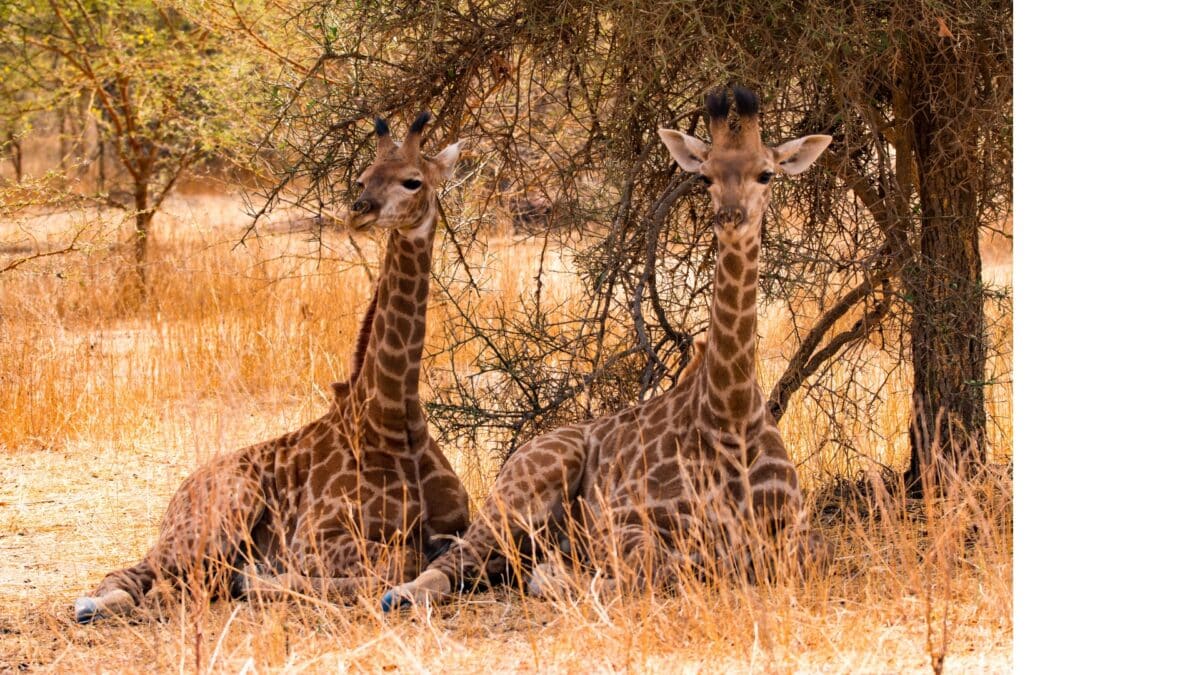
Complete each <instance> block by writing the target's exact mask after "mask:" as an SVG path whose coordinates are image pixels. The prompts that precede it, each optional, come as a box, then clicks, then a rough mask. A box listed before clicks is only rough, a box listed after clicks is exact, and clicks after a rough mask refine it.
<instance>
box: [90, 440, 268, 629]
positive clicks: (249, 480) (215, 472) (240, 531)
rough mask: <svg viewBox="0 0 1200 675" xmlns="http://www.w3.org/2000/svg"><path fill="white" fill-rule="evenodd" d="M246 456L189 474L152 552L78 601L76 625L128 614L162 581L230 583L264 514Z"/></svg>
mask: <svg viewBox="0 0 1200 675" xmlns="http://www.w3.org/2000/svg"><path fill="white" fill-rule="evenodd" d="M242 454H243V453H233V454H231V455H228V456H219V457H217V458H216V459H214V460H213V461H212V462H210V463H208V464H205V465H204V466H201V467H200V468H199V469H197V470H196V471H195V472H194V473H192V475H190V476H188V478H187V479H186V480H184V482H183V484H182V485H180V487H179V490H177V491H176V492H175V495H174V496H173V497H171V501H170V503H169V504H168V505H167V510H166V513H165V514H164V516H163V521H162V526H161V528H160V530H159V537H158V541H157V542H155V544H154V546H153V547H152V548H151V549H150V552H149V553H148V554H147V555H146V557H145V558H144V559H143V560H142V561H141V562H139V563H138V564H136V565H134V566H132V567H128V568H126V569H122V570H117V571H115V572H112V573H110V574H108V575H106V576H105V577H104V579H103V580H102V581H101V582H100V585H99V586H97V587H96V589H95V590H94V591H92V592H91V593H90V594H88V595H86V596H84V597H81V598H78V599H76V600H75V604H74V618H75V621H77V622H78V623H83V624H87V623H93V622H95V621H97V620H99V619H103V618H107V617H114V616H121V615H126V614H130V613H132V612H133V611H134V610H136V609H137V607H139V606H140V605H141V604H142V601H143V600H144V599H145V596H146V593H148V592H149V590H150V588H151V587H152V586H153V585H154V583H155V582H156V581H159V580H162V579H167V580H170V581H173V582H183V581H187V582H196V583H202V584H204V585H205V586H211V585H212V584H213V583H214V582H219V581H221V580H224V579H226V578H227V577H228V576H229V574H230V572H231V571H232V570H233V568H234V565H235V562H236V561H237V559H238V558H239V556H240V554H241V550H242V549H243V548H244V544H245V542H246V541H247V540H248V537H249V533H250V531H251V530H252V529H253V527H254V524H255V523H256V522H257V521H258V519H259V517H260V516H261V514H262V512H263V500H262V495H261V489H260V487H259V481H258V479H257V476H256V474H255V472H254V471H253V470H250V467H248V466H247V465H246V464H244V463H241V462H239V461H238V459H239V458H240V457H241V455H242Z"/></svg>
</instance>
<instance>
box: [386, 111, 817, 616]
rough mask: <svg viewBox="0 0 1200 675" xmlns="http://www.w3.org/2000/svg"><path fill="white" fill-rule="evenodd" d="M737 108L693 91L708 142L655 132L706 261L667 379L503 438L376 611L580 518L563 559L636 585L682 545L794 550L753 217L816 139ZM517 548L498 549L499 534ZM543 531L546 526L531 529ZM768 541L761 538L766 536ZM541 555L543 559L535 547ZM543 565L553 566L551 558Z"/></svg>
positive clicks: (670, 564)
mask: <svg viewBox="0 0 1200 675" xmlns="http://www.w3.org/2000/svg"><path fill="white" fill-rule="evenodd" d="M734 99H735V101H736V102H737V109H738V113H739V115H738V118H737V119H736V120H732V121H733V122H735V123H734V124H731V123H730V122H731V120H730V115H729V114H730V104H729V102H728V101H727V100H726V97H725V93H724V92H723V91H722V92H721V93H720V95H719V96H715V95H710V96H709V98H708V101H707V103H708V112H709V118H710V121H709V127H710V131H711V132H712V135H713V145H712V146H711V147H710V146H708V145H707V144H705V143H703V142H702V141H700V140H699V139H696V138H693V137H691V136H686V135H684V134H681V133H680V132H677V131H672V130H660V132H659V133H660V136H662V138H663V141H664V142H665V143H666V145H667V147H668V149H669V150H670V151H671V154H672V156H673V157H674V158H675V160H676V162H677V163H678V164H679V165H680V166H681V167H682V168H683V169H684V170H686V171H691V172H695V173H700V174H701V175H702V177H703V178H704V181H705V183H706V184H707V185H708V186H709V187H708V189H709V193H710V195H711V196H712V198H713V207H714V214H715V217H714V221H713V224H714V231H715V235H716V239H717V258H716V265H715V272H714V280H713V303H712V307H711V313H710V325H709V333H708V339H707V342H706V344H704V345H703V346H702V347H701V348H700V349H699V350H698V352H699V353H698V354H696V355H694V357H693V360H692V362H691V363H690V364H689V366H688V368H687V369H686V370H685V372H684V374H683V375H682V376H681V378H680V380H679V382H678V383H677V384H676V385H675V387H674V388H672V389H671V390H669V391H667V392H664V393H663V394H661V395H659V396H657V397H655V398H653V399H651V400H649V401H646V402H644V403H641V404H639V405H636V406H634V407H631V408H628V409H626V410H623V411H620V412H617V413H614V414H611V415H606V416H604V417H600V418H598V419H595V420H591V421H588V422H583V423H579V424H574V425H568V426H565V427H562V428H559V429H557V430H555V431H552V432H550V433H548V434H545V435H543V436H540V437H538V438H536V439H534V440H532V441H530V442H528V443H526V444H525V445H523V446H522V447H520V448H518V449H517V451H516V452H515V453H514V454H513V456H512V457H511V458H510V459H509V461H508V462H507V463H506V464H505V465H504V467H503V468H502V469H501V471H500V475H499V476H498V478H497V480H496V485H495V487H494V489H493V492H492V494H491V495H490V496H489V498H488V500H487V502H486V503H485V504H484V506H483V509H482V511H481V512H480V513H479V514H477V516H476V518H475V520H474V522H473V523H472V524H471V526H470V527H469V528H468V530H467V532H466V534H465V535H464V536H463V537H462V539H461V540H459V541H458V542H456V543H455V544H454V545H452V546H451V548H450V549H449V551H447V553H446V554H445V555H443V556H441V557H439V558H438V559H436V560H434V561H433V563H432V564H431V565H429V566H428V567H427V568H426V569H425V571H424V572H422V573H421V575H420V576H418V577H417V578H416V579H415V580H413V581H411V582H409V583H406V584H403V585H401V586H398V587H397V588H394V589H392V590H391V591H389V592H388V593H387V594H386V595H385V596H384V601H383V606H384V609H385V610H388V609H391V608H393V607H396V606H404V605H407V604H411V603H421V602H433V601H437V600H438V599H441V598H443V597H445V596H446V595H447V594H448V593H450V592H451V591H452V590H454V589H456V588H463V587H465V586H469V585H470V583H471V582H472V580H473V579H474V578H476V577H478V576H482V573H483V571H484V570H486V569H487V568H488V566H489V565H491V564H492V563H491V561H492V560H493V559H495V558H496V557H497V556H501V555H507V556H508V557H510V558H513V557H516V558H519V560H516V561H513V562H518V563H526V564H527V563H528V562H529V561H530V557H531V556H533V557H536V553H537V552H536V551H530V550H524V551H522V550H520V547H521V546H524V547H525V548H526V549H528V548H529V543H528V542H530V541H533V540H534V535H538V534H541V535H545V534H546V533H548V532H549V533H553V532H554V531H557V530H564V529H565V530H575V531H578V530H582V531H583V534H584V536H583V537H579V538H577V539H582V541H583V542H584V548H586V549H590V550H585V551H575V550H572V552H571V554H572V556H573V557H575V558H577V559H578V558H586V559H589V560H591V561H594V562H598V563H599V565H598V566H600V567H603V562H601V561H603V560H609V561H618V560H619V561H634V569H635V572H636V574H635V579H634V581H635V582H636V583H638V584H657V583H662V582H670V581H671V580H672V579H673V578H674V577H675V576H676V575H677V573H678V572H679V571H680V570H681V569H682V568H684V567H688V566H689V565H691V564H692V563H694V562H695V561H696V559H697V558H698V557H707V558H708V560H710V561H711V560H715V561H716V562H717V565H718V569H719V570H721V571H727V572H731V573H732V572H743V573H747V574H748V575H749V576H750V577H752V578H753V577H756V576H758V575H760V574H762V573H764V572H767V571H768V570H766V569H763V568H762V565H763V564H764V563H766V564H769V563H770V560H769V558H770V556H769V555H765V552H764V551H763V547H764V545H772V546H774V545H782V546H783V548H782V549H779V548H776V549H775V550H776V551H780V550H782V551H790V552H794V553H795V554H796V555H797V556H799V557H800V558H801V559H807V558H809V557H811V556H812V555H814V554H817V553H819V551H818V550H815V548H814V547H815V546H816V545H817V542H816V541H815V540H813V539H811V538H810V534H809V531H808V523H807V517H806V515H805V513H804V505H803V500H802V495H801V492H800V489H799V481H798V476H797V473H796V468H795V465H794V464H793V462H792V460H791V458H790V457H789V456H788V453H787V449H786V448H785V446H784V443H783V439H782V436H781V435H780V433H779V429H778V428H777V426H776V424H775V420H774V419H773V418H772V417H771V416H770V414H768V412H767V409H766V405H765V397H764V396H763V393H762V390H761V388H760V387H759V385H758V382H757V378H756V374H755V340H756V337H757V336H756V310H757V307H756V294H757V286H758V260H759V253H760V245H761V234H760V233H761V222H762V215H763V212H764V210H765V208H766V203H767V199H768V188H767V185H768V184H769V183H770V180H771V178H772V177H773V176H774V173H775V172H776V171H777V170H779V171H783V172H785V173H792V174H795V173H800V172H801V171H803V170H804V169H806V168H807V167H808V166H809V165H811V164H812V162H813V161H815V160H816V158H817V157H818V156H819V155H820V154H821V152H822V151H824V149H825V148H826V147H827V146H828V144H829V141H830V140H831V139H830V138H829V137H828V136H809V137H806V138H803V139H798V140H795V141H791V142H789V143H785V144H783V145H781V146H778V147H775V148H767V147H766V146H764V145H763V144H762V142H761V139H760V138H759V134H758V123H757V111H758V100H757V97H755V96H754V95H753V94H751V93H750V92H747V91H745V90H742V89H739V88H735V89H734ZM510 534H511V535H512V539H513V540H517V543H518V550H517V551H513V550H512V549H511V547H508V548H505V547H504V546H503V542H502V540H503V539H504V538H506V537H508V536H509V535H510ZM541 538H542V539H543V540H545V539H550V540H553V539H554V537H553V536H550V537H545V536H543V537H541ZM767 540H769V541H767ZM551 557H553V556H551ZM551 565H553V563H551ZM561 576H562V570H561V569H555V568H554V567H553V566H551V567H550V568H547V566H546V564H545V563H543V565H541V566H539V567H538V568H537V569H535V570H534V574H532V575H531V582H530V584H529V587H530V590H531V591H533V592H534V593H546V592H548V590H547V589H553V588H554V587H556V586H557V585H558V582H557V579H559V578H561Z"/></svg>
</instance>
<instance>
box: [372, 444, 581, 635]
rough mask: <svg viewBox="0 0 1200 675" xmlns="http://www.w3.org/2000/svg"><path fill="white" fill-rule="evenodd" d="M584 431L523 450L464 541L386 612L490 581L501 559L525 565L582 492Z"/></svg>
mask: <svg viewBox="0 0 1200 675" xmlns="http://www.w3.org/2000/svg"><path fill="white" fill-rule="evenodd" d="M584 429H585V427H583V426H580V425H573V426H568V427H563V428H561V429H557V430H555V431H552V432H550V433H548V434H546V435H544V436H539V437H538V438H535V439H534V440H532V441H530V442H529V443H526V444H525V445H523V446H521V447H520V448H519V449H518V450H517V452H516V453H514V454H513V456H512V458H511V459H509V461H508V462H507V463H506V464H505V465H504V468H503V469H501V471H500V475H499V476H498V477H497V479H496V486H495V487H494V488H493V490H492V494H490V495H489V496H488V499H487V501H486V502H485V503H484V506H483V509H481V512H480V513H479V515H478V516H477V517H476V518H475V519H474V520H473V521H472V522H471V526H470V527H468V528H467V531H466V533H465V534H464V535H463V537H462V538H461V539H459V540H457V541H455V542H454V543H453V544H452V545H451V546H450V548H449V549H448V550H447V551H446V552H445V553H444V554H443V555H441V556H440V557H438V558H437V559H436V560H434V561H433V562H432V563H431V564H430V565H429V566H428V567H427V568H426V569H425V571H424V572H422V573H421V574H420V576H418V577H417V578H416V579H414V580H412V581H410V582H408V583H406V584H401V585H399V586H397V587H396V588H393V589H391V590H389V591H388V592H387V593H386V594H385V595H384V597H383V603H382V604H383V611H385V612H389V611H391V610H393V609H396V608H403V607H407V606H410V605H413V604H433V603H437V602H441V601H443V600H445V599H446V598H447V597H448V596H449V595H450V593H451V592H453V591H457V590H459V589H462V588H465V587H468V586H471V585H473V584H474V582H475V581H477V580H479V579H481V578H482V577H483V576H485V575H486V573H487V569H488V567H489V561H491V560H493V559H494V558H495V557H497V556H503V557H506V558H508V559H509V560H508V562H509V564H510V565H512V566H517V565H520V564H521V563H522V561H521V560H520V558H521V550H522V548H523V546H522V543H523V541H522V540H525V541H527V540H528V538H529V537H530V536H532V535H534V534H535V533H537V532H540V531H542V530H544V528H545V527H546V525H548V524H549V523H550V522H551V521H553V520H556V519H560V518H562V517H563V514H564V512H565V507H566V504H567V502H568V501H569V500H570V499H571V497H572V496H573V495H574V494H575V493H576V491H577V489H578V486H579V481H580V477H581V476H582V471H583V466H584V458H585V455H586V451H587V450H586V440H585V433H584Z"/></svg>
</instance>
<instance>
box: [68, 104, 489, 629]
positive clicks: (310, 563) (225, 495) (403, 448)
mask: <svg viewBox="0 0 1200 675" xmlns="http://www.w3.org/2000/svg"><path fill="white" fill-rule="evenodd" d="M429 119H430V115H429V113H427V112H426V113H422V114H421V115H420V116H419V117H417V119H416V121H415V122H414V123H413V124H412V126H411V127H410V128H409V132H408V135H407V136H406V137H405V138H404V140H403V142H402V143H396V142H395V141H393V139H392V137H391V134H390V132H389V130H388V126H387V123H386V122H384V121H383V120H377V121H376V123H375V131H376V135H377V136H378V139H377V140H378V150H377V154H376V157H375V161H374V162H373V163H372V164H371V166H370V167H368V168H367V169H366V171H365V172H363V174H362V176H361V177H359V179H358V187H359V188H361V190H362V192H361V194H360V196H359V198H358V200H357V201H355V202H354V204H353V205H352V207H351V210H350V214H349V217H348V222H349V225H350V226H351V227H354V228H356V229H366V228H368V227H376V228H379V229H381V230H385V231H387V233H388V235H387V236H388V241H387V249H386V252H385V253H384V255H383V264H382V269H381V271H380V277H379V281H378V284H377V286H376V288H375V295H374V298H373V300H372V303H371V306H370V308H369V309H368V313H367V318H366V319H365V321H364V325H363V328H362V330H361V331H360V334H359V340H358V347H357V353H356V356H355V367H354V372H353V373H352V375H351V377H350V379H349V381H347V382H339V383H336V384H335V385H334V387H333V389H334V400H333V403H332V405H331V406H330V409H329V411H328V412H327V413H325V414H324V415H323V416H321V417H320V418H319V419H317V420H315V421H313V422H311V423H309V424H307V425H305V426H303V427H301V428H300V429H298V430H296V431H293V432H291V433H288V434H284V435H283V436H280V437H279V438H276V439H274V440H271V441H267V442H265V443H260V444H257V445H252V446H250V447H247V448H242V449H240V450H237V451H234V452H227V453H223V454H220V455H218V456H216V457H215V458H213V459H212V460H211V461H209V462H208V463H207V464H204V465H203V466H201V467H200V468H199V469H197V470H196V471H195V472H193V473H192V474H191V475H190V476H188V478H187V479H186V480H184V482H183V484H182V485H181V486H180V488H179V490H178V491H177V492H176V493H175V495H174V497H172V499H171V501H170V503H169V504H168V505H167V511H166V514H165V516H164V517H163V521H162V525H161V530H160V533H159V537H158V541H157V542H156V543H155V544H154V546H153V547H151V549H150V552H149V553H147V554H146V557H145V558H144V559H143V560H142V561H141V562H139V563H137V564H136V565H133V566H132V567H129V568H126V569H122V570H117V571H115V572H112V573H110V574H108V575H107V576H106V577H104V580H103V581H101V582H100V585H99V586H98V587H97V588H96V590H95V591H93V592H92V593H91V594H90V595H89V596H87V597H82V598H79V599H78V600H76V601H75V620H76V621H79V622H81V623H88V622H91V621H93V620H95V619H97V618H101V617H104V616H111V615H117V614H123V613H128V612H130V611H132V610H133V609H134V608H135V607H137V606H138V605H139V604H141V602H142V600H143V599H144V597H145V594H146V593H147V592H148V591H149V590H150V588H151V587H152V585H153V584H154V583H155V582H156V581H165V582H169V583H179V582H188V581H199V582H200V583H202V584H204V586H201V587H203V588H209V589H214V590H215V591H216V592H229V593H231V594H234V595H236V594H239V593H241V592H243V591H247V592H253V593H255V594H256V595H258V596H259V597H266V598H271V597H279V598H281V597H288V596H289V595H292V594H294V593H296V592H315V593H319V594H324V595H329V596H332V597H335V598H347V597H350V596H352V595H354V594H355V593H357V592H358V591H359V590H360V589H361V588H363V587H364V585H366V584H369V583H378V582H379V581H382V582H383V583H385V584H387V585H393V584H397V583H400V582H402V581H404V580H405V579H411V578H412V577H413V576H414V575H415V574H416V573H417V572H418V571H420V569H421V565H422V564H423V562H424V560H425V556H426V555H427V554H431V553H432V552H433V551H434V550H436V548H437V547H438V546H440V545H442V543H441V541H440V539H441V537H443V536H445V535H454V534H458V533H460V532H462V531H463V530H465V529H466V526H467V522H468V510H467V509H468V502H467V493H466V490H465V489H464V488H463V486H462V484H461V483H460V482H459V480H458V477H457V476H456V475H455V473H454V471H453V470H452V469H451V467H450V464H449V462H447V461H446V458H445V456H444V455H442V453H441V451H440V450H439V449H438V447H437V445H436V444H435V443H434V441H433V439H432V438H431V436H430V434H429V430H428V428H427V425H426V420H425V414H424V411H423V410H422V408H421V405H420V402H419V401H418V399H417V394H418V378H419V366H420V359H421V351H422V348H423V346H424V339H425V309H426V303H427V300H428V296H429V274H430V265H431V259H432V248H433V247H432V242H433V234H434V229H435V223H436V219H437V214H438V205H437V189H438V186H439V185H441V184H442V183H443V182H444V181H445V180H446V178H447V177H449V176H450V174H451V172H452V170H453V168H454V165H455V163H456V161H457V160H458V155H459V146H458V144H457V143H456V144H452V145H450V146H448V147H446V148H445V149H444V150H442V151H441V152H440V153H439V154H438V155H437V156H436V157H434V158H433V159H426V158H424V157H422V156H421V153H420V145H421V136H422V131H423V129H424V127H425V125H426V123H427V122H428V121H429ZM367 322H369V326H368V325H367ZM243 570H248V572H243ZM231 586H234V587H237V588H231Z"/></svg>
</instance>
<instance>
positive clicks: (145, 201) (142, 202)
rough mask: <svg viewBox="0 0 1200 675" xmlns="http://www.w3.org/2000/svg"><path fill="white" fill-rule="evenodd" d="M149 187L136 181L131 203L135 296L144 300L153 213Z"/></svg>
mask: <svg viewBox="0 0 1200 675" xmlns="http://www.w3.org/2000/svg"><path fill="white" fill-rule="evenodd" d="M149 193H150V190H149V186H148V185H146V184H145V183H144V182H142V181H136V182H135V183H134V186H133V203H134V208H136V209H137V212H136V213H135V214H134V220H133V227H134V230H133V262H134V266H135V268H136V271H137V296H138V299H139V300H145V298H146V289H147V288H148V286H147V270H146V254H147V245H148V244H149V239H150V220H151V219H152V218H154V212H153V211H151V210H150V195H149Z"/></svg>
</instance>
